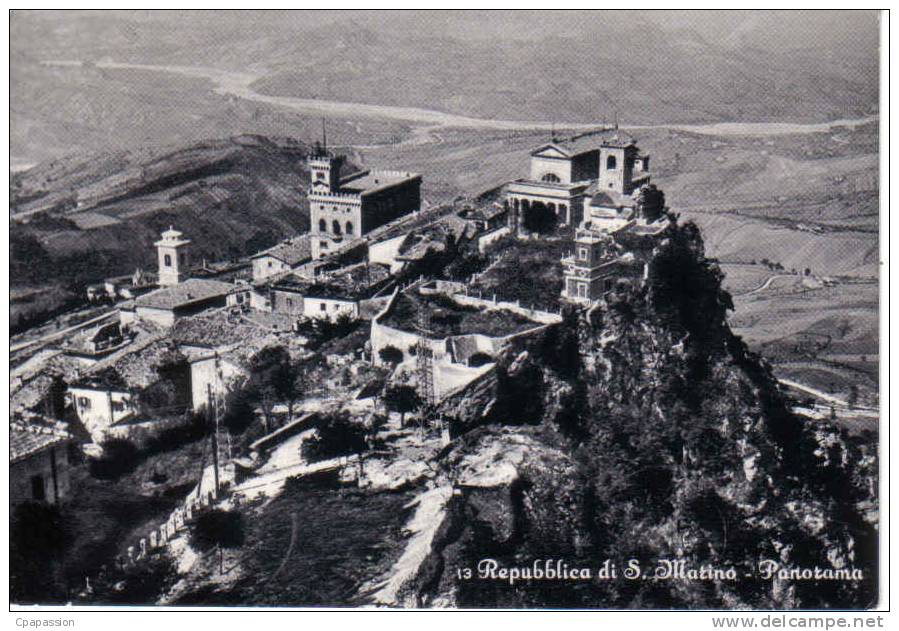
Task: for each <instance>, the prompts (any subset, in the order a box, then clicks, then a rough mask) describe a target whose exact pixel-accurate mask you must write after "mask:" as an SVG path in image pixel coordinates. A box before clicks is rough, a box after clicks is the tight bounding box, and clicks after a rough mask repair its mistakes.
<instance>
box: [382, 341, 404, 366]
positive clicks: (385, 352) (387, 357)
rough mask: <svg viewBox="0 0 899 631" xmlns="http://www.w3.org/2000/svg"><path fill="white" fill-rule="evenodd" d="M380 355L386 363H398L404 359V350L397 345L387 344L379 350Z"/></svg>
mask: <svg viewBox="0 0 899 631" xmlns="http://www.w3.org/2000/svg"><path fill="white" fill-rule="evenodd" d="M378 357H380V358H381V361H382V362H384V363H385V364H390V365H393V366H395V365H397V364H399V363H401V362H402V361H403V357H404V355H403V351H401V350H400V349H398V348H397V347H396V346H389V345H388V346H385V347H384V348H382V349H381V350H379V351H378Z"/></svg>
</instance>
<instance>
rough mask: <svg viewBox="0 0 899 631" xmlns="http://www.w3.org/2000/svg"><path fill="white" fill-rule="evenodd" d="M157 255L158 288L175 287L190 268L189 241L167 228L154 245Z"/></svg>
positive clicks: (172, 229)
mask: <svg viewBox="0 0 899 631" xmlns="http://www.w3.org/2000/svg"><path fill="white" fill-rule="evenodd" d="M154 245H155V246H156V251H157V253H158V254H159V284H160V286H163V287H165V286H169V285H177V284H178V283H180V282H181V281H183V280H184V279H185V278H187V270H188V268H189V267H190V259H189V257H188V247H187V246H189V245H190V239H185V238H184V235H183V234H182V233H181V232H179V231H177V230H175V229H174V228H172V227H171V226H169V229H168V230H166V231H165V232H163V233H162V239H160V240H159V241H157V242H156V243H155V244H154Z"/></svg>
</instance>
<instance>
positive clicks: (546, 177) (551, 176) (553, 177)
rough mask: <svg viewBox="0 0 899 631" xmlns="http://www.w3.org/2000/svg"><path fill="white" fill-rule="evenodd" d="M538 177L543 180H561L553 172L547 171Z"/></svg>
mask: <svg viewBox="0 0 899 631" xmlns="http://www.w3.org/2000/svg"><path fill="white" fill-rule="evenodd" d="M540 179H541V180H543V181H544V182H561V181H562V180H560V179H559V176H558V175H556V174H555V173H547V174H545V175H544V176H543V177H542V178H540Z"/></svg>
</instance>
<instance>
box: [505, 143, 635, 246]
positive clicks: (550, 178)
mask: <svg viewBox="0 0 899 631" xmlns="http://www.w3.org/2000/svg"><path fill="white" fill-rule="evenodd" d="M649 177H650V176H649V156H648V155H645V154H642V153H640V150H639V149H638V148H637V144H636V141H635V140H633V139H632V138H629V137H626V136H625V135H624V134H623V133H621V132H619V131H617V130H615V131H614V133H611V134H604V135H597V134H587V135H583V136H580V137H576V138H574V139H570V140H557V139H553V141H552V142H550V143H547V144H545V145H542V146H540V147H538V148H537V149H534V150H533V151H532V152H531V165H530V174H529V176H528V177H527V178H522V179H519V180H515V181H514V182H511V183H510V184H508V185H507V187H506V191H505V201H504V204H505V207H506V208H507V209H508V211H509V225H510V227H511V228H512V229H513V230H514V231H515V232H516V233H517V234H527V233H531V232H548V231H550V230H552V229H553V228H554V227H555V226H556V225H557V224H561V225H572V226H574V225H578V224H579V223H581V221H584V220H587V219H588V217H589V214H590V208H589V207H588V205H589V204H590V202H591V198H592V197H594V196H595V195H596V194H597V193H599V192H604V193H606V194H607V195H613V196H615V197H616V198H627V197H629V196H630V195H631V194H632V193H633V192H634V191H635V190H636V189H639V188H640V186H642V185H643V184H646V183H648V182H649Z"/></svg>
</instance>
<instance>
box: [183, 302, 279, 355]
mask: <svg viewBox="0 0 899 631" xmlns="http://www.w3.org/2000/svg"><path fill="white" fill-rule="evenodd" d="M270 336H271V334H270V332H269V331H268V330H266V329H263V328H261V327H259V326H257V325H255V324H253V323H251V322H247V321H246V320H245V319H243V318H242V317H241V316H240V315H239V314H232V313H229V312H228V311H226V310H217V311H212V312H209V313H204V314H200V315H195V316H190V317H187V318H181V319H180V320H178V321H177V322H176V323H175V326H174V328H173V329H172V340H173V341H174V342H175V343H176V344H184V345H186V346H200V347H204V348H222V347H226V346H231V345H234V344H241V343H244V344H248V343H250V342H252V341H254V340H257V339H267V338H269V337H270Z"/></svg>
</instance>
